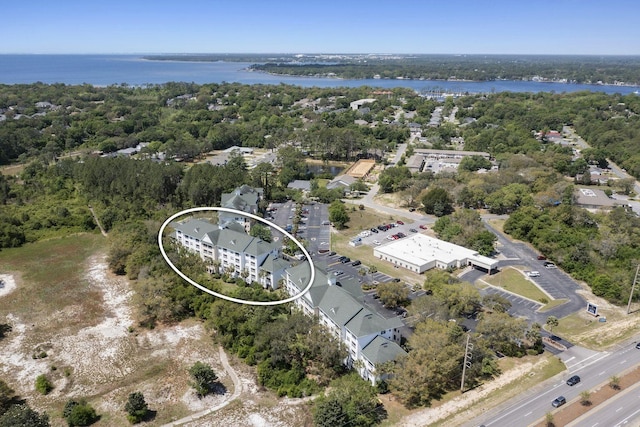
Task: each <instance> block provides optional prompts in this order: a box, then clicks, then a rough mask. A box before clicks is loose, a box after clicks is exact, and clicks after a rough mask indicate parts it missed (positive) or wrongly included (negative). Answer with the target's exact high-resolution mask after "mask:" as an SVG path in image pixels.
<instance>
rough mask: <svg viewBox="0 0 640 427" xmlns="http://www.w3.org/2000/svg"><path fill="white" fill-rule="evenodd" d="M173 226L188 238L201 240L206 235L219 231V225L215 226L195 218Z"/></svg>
mask: <svg viewBox="0 0 640 427" xmlns="http://www.w3.org/2000/svg"><path fill="white" fill-rule="evenodd" d="M171 226H172V227H173V229H174V230H176V231H181V232H182V233H183V234H186V235H187V236H191V237H197V238H199V239H202V237H204V235H205V234H207V233H210V232H212V231H215V230H217V229H218V226H217V225H213V224H211V223H210V222H209V221H205V220H202V219H194V218H191V219H188V220H186V221H182V222H174V223H172V224H171Z"/></svg>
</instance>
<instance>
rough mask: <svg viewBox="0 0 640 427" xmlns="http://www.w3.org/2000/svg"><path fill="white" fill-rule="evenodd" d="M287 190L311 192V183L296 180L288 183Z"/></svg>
mask: <svg viewBox="0 0 640 427" xmlns="http://www.w3.org/2000/svg"><path fill="white" fill-rule="evenodd" d="M287 188H293V189H296V190H303V191H311V181H308V180H302V179H296V180H295V181H292V182H290V183H288V184H287Z"/></svg>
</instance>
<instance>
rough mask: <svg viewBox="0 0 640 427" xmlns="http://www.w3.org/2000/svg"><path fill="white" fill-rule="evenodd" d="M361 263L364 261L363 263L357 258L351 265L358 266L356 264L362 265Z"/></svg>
mask: <svg viewBox="0 0 640 427" xmlns="http://www.w3.org/2000/svg"><path fill="white" fill-rule="evenodd" d="M360 264H362V263H361V262H360V261H358V260H355V261H353V262H352V263H351V265H352V266H354V267H356V266H358V265H360Z"/></svg>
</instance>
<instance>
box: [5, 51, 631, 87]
mask: <svg viewBox="0 0 640 427" xmlns="http://www.w3.org/2000/svg"><path fill="white" fill-rule="evenodd" d="M250 65H251V63H249V62H187V61H151V60H145V59H142V57H141V56H139V55H0V84H8V85H12V84H29V83H36V82H41V83H47V84H54V83H64V84H68V85H79V84H90V85H94V86H110V85H120V84H125V85H132V86H143V85H148V84H163V83H168V82H188V83H197V84H205V83H223V82H228V83H242V84H281V83H284V84H290V85H296V86H302V87H322V88H328V87H359V86H370V87H377V88H383V89H390V88H395V87H406V88H410V89H414V90H416V91H418V92H447V93H492V92H555V93H563V92H577V91H592V92H605V93H608V94H613V93H620V94H629V93H632V92H636V93H637V92H638V90H639V89H640V87H639V86H614V85H586V84H572V83H547V82H532V81H514V80H498V81H490V82H469V81H440V80H399V79H388V80H385V79H362V80H357V79H353V80H350V79H336V78H322V77H294V76H282V75H273V74H267V73H262V72H255V71H250V70H248V67H249V66H250Z"/></svg>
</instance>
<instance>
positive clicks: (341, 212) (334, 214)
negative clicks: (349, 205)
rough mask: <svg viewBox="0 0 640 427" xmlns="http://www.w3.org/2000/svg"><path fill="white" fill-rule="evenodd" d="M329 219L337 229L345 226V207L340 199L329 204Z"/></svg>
mask: <svg viewBox="0 0 640 427" xmlns="http://www.w3.org/2000/svg"><path fill="white" fill-rule="evenodd" d="M329 221H331V222H332V223H333V225H334V226H335V227H336V228H337V229H343V228H345V227H346V224H347V222H349V214H348V213H347V209H346V208H345V207H344V203H342V202H341V201H340V200H334V201H333V202H331V204H330V205H329Z"/></svg>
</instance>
